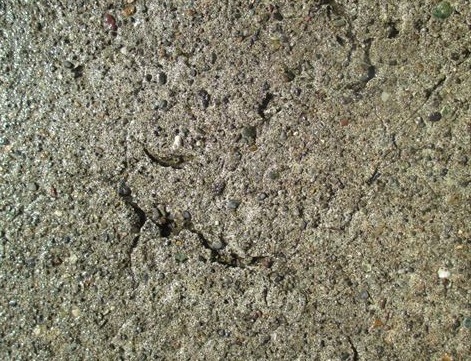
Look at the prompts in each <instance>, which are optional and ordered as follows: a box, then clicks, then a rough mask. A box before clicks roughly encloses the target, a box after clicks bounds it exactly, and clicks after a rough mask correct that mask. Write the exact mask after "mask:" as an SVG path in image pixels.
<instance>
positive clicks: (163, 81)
mask: <svg viewBox="0 0 471 361" xmlns="http://www.w3.org/2000/svg"><path fill="white" fill-rule="evenodd" d="M157 80H158V82H159V84H160V85H165V84H166V83H167V74H165V73H164V72H161V73H159V75H158V76H157Z"/></svg>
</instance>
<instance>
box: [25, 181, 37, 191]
mask: <svg viewBox="0 0 471 361" xmlns="http://www.w3.org/2000/svg"><path fill="white" fill-rule="evenodd" d="M27 187H28V190H29V191H32V192H36V191H37V190H38V188H39V187H38V185H37V184H36V183H35V182H31V183H28V185H27Z"/></svg>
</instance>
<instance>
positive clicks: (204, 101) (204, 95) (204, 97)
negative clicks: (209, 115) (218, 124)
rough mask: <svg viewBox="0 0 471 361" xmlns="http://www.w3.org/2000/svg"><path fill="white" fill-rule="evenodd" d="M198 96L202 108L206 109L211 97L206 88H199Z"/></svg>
mask: <svg viewBox="0 0 471 361" xmlns="http://www.w3.org/2000/svg"><path fill="white" fill-rule="evenodd" d="M198 98H199V101H200V104H201V106H202V107H203V109H206V108H207V107H209V101H210V99H211V96H210V95H209V94H208V92H207V91H206V90H204V89H201V90H200V91H199V92H198Z"/></svg>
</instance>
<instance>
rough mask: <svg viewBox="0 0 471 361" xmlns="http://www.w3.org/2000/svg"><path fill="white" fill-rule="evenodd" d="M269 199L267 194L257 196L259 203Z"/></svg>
mask: <svg viewBox="0 0 471 361" xmlns="http://www.w3.org/2000/svg"><path fill="white" fill-rule="evenodd" d="M267 197H268V195H267V194H266V193H264V192H262V193H260V194H259V195H258V196H257V199H258V200H259V201H263V200H264V199H265V198H267Z"/></svg>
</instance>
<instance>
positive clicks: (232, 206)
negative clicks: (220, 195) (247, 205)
mask: <svg viewBox="0 0 471 361" xmlns="http://www.w3.org/2000/svg"><path fill="white" fill-rule="evenodd" d="M239 205H240V201H238V200H236V199H231V200H229V202H228V203H227V208H229V209H237V208H239Z"/></svg>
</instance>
